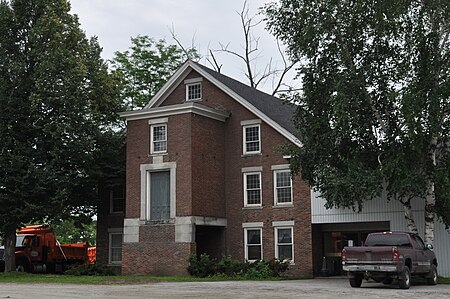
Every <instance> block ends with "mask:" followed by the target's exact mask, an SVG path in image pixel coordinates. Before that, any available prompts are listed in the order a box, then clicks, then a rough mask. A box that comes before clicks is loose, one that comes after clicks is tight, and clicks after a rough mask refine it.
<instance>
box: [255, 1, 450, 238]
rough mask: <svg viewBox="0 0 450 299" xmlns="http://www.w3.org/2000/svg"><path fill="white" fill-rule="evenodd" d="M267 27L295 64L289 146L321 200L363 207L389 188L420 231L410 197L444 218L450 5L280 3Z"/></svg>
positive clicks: (448, 218) (448, 206)
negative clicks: (295, 143) (298, 144)
mask: <svg viewBox="0 0 450 299" xmlns="http://www.w3.org/2000/svg"><path fill="white" fill-rule="evenodd" d="M264 11H265V14H266V20H267V24H268V28H269V30H271V31H272V32H273V33H274V34H275V35H276V36H277V37H279V38H280V39H281V40H282V41H283V42H285V43H286V44H287V46H288V50H289V54H290V56H291V59H292V60H293V61H296V60H298V61H301V66H300V67H299V72H298V74H299V76H300V77H301V78H302V79H303V91H302V93H297V94H294V93H293V94H291V95H290V96H288V97H287V99H288V100H290V101H294V102H296V103H297V104H298V108H297V113H296V115H295V121H296V125H297V129H298V137H299V139H300V140H301V141H302V143H303V147H302V148H300V149H294V148H292V149H290V151H291V153H292V157H293V158H292V161H291V167H292V170H293V171H294V172H299V171H300V172H301V174H302V175H303V177H304V178H305V179H307V180H309V182H310V183H311V185H313V186H314V187H315V188H316V189H317V190H319V191H320V192H321V194H322V196H323V197H324V198H325V199H326V201H327V207H353V208H354V209H361V207H362V205H363V202H364V201H366V200H370V199H373V198H375V197H378V196H381V195H382V193H383V191H386V194H387V198H388V199H389V200H392V199H394V200H399V201H400V202H401V203H402V204H403V206H404V208H405V209H404V210H405V218H406V220H407V223H408V226H409V229H410V230H411V231H417V227H416V225H415V222H414V219H413V217H412V212H411V200H412V199H413V198H419V199H422V201H423V204H424V207H425V215H424V217H425V224H426V228H425V239H426V241H427V242H428V243H433V239H434V230H433V223H434V218H435V214H437V215H439V216H440V217H441V219H442V220H443V221H444V223H445V224H446V225H447V226H448V225H449V224H450V202H449V198H450V173H449V166H450V160H449V159H450V156H449V145H450V117H449V115H450V79H449V74H450V73H449V72H450V52H449V50H450V49H449V46H450V42H449V34H450V2H449V1H421V0H394V1H392V0H389V1H350V0H340V1H319V0H280V1H279V2H278V3H271V4H268V5H266V6H265V8H264Z"/></svg>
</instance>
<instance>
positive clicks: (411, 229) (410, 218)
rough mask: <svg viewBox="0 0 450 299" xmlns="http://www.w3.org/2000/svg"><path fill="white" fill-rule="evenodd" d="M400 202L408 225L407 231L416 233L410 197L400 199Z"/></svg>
mask: <svg viewBox="0 0 450 299" xmlns="http://www.w3.org/2000/svg"><path fill="white" fill-rule="evenodd" d="M402 204H403V210H404V212H405V220H406V225H407V226H408V231H409V232H410V233H414V234H417V233H418V230H417V225H416V222H415V221H414V215H413V213H412V208H411V199H408V200H405V201H402Z"/></svg>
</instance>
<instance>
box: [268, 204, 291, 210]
mask: <svg viewBox="0 0 450 299" xmlns="http://www.w3.org/2000/svg"><path fill="white" fill-rule="evenodd" d="M293 207H294V204H291V203H290V204H284V205H283V204H278V205H274V206H272V208H274V209H279V208H293Z"/></svg>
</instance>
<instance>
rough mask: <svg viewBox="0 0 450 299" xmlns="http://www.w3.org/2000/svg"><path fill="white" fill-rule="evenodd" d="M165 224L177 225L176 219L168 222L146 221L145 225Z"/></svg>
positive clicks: (167, 220)
mask: <svg viewBox="0 0 450 299" xmlns="http://www.w3.org/2000/svg"><path fill="white" fill-rule="evenodd" d="M164 224H175V219H166V220H146V221H145V225H155V226H156V225H164Z"/></svg>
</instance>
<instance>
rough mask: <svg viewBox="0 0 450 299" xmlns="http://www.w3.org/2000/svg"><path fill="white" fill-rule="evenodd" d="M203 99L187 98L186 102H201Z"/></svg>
mask: <svg viewBox="0 0 450 299" xmlns="http://www.w3.org/2000/svg"><path fill="white" fill-rule="evenodd" d="M202 100H203V99H202V98H200V99H192V100H189V99H186V103H191V102H201V101H202Z"/></svg>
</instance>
